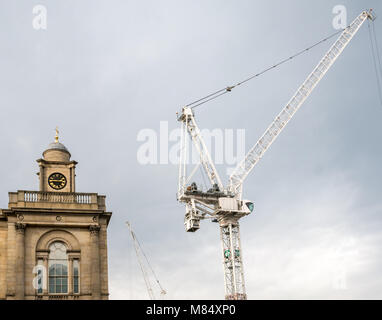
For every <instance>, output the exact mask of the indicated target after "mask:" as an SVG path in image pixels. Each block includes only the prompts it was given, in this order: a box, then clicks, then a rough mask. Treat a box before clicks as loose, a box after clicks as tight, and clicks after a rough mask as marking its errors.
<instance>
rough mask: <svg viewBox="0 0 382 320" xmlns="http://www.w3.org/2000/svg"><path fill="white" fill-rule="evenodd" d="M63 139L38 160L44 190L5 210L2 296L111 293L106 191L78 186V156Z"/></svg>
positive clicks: (18, 197)
mask: <svg viewBox="0 0 382 320" xmlns="http://www.w3.org/2000/svg"><path fill="white" fill-rule="evenodd" d="M70 158H71V155H70V153H69V151H68V150H67V149H66V147H65V146H64V145H63V144H61V143H60V142H59V141H58V135H56V139H55V142H54V143H51V144H50V145H49V147H48V149H47V150H45V151H44V153H43V158H42V159H39V160H37V163H38V165H39V169H40V170H39V172H38V173H37V174H38V176H39V180H40V187H39V191H24V190H19V191H17V192H10V193H9V204H8V209H2V210H0V299H8V300H11V299H12V300H13V299H97V300H98V299H108V295H109V291H108V262H107V226H108V223H109V220H110V218H111V212H107V211H106V207H105V196H102V195H98V194H96V193H77V192H76V183H75V179H76V174H75V169H76V164H77V162H76V161H73V160H70Z"/></svg>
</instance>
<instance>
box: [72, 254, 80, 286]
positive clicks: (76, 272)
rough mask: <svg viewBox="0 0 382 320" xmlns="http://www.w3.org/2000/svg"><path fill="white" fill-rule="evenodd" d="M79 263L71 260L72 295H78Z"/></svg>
mask: <svg viewBox="0 0 382 320" xmlns="http://www.w3.org/2000/svg"><path fill="white" fill-rule="evenodd" d="M79 281H80V263H79V261H78V260H77V259H76V260H73V293H80V286H79Z"/></svg>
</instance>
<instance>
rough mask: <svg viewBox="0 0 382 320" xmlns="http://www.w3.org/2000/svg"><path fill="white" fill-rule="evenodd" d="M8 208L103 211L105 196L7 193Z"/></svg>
mask: <svg viewBox="0 0 382 320" xmlns="http://www.w3.org/2000/svg"><path fill="white" fill-rule="evenodd" d="M8 206H9V208H13V207H18V208H19V207H36V208H72V207H76V208H78V209H99V210H105V196H102V195H98V194H97V193H77V192H76V193H71V192H44V191H26V190H19V191H17V192H9V205H8Z"/></svg>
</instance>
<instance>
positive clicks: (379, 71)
mask: <svg viewBox="0 0 382 320" xmlns="http://www.w3.org/2000/svg"><path fill="white" fill-rule="evenodd" d="M371 26H372V27H370V22H369V21H368V29H369V38H370V47H371V53H372V56H373V65H374V69H375V77H376V81H377V90H378V96H379V102H380V104H381V107H382V87H381V84H382V64H381V57H380V52H379V47H378V41H377V36H376V33H375V29H374V24H371Z"/></svg>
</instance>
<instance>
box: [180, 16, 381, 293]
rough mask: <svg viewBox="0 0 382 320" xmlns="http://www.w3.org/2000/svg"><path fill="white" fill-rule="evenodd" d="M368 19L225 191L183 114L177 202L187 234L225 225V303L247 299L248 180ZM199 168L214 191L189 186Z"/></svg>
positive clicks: (345, 37) (301, 91)
mask: <svg viewBox="0 0 382 320" xmlns="http://www.w3.org/2000/svg"><path fill="white" fill-rule="evenodd" d="M367 19H371V20H374V19H375V18H374V17H373V15H372V13H371V10H370V11H363V12H362V13H361V14H360V15H359V16H358V17H357V18H356V19H355V20H354V21H353V22H352V23H351V24H350V25H349V26H348V27H347V28H345V29H344V30H343V32H342V33H341V35H340V36H339V38H338V39H337V40H336V42H335V43H334V44H333V45H332V46H331V48H330V49H329V50H328V52H327V53H326V54H325V55H324V57H323V58H322V59H321V61H320V62H319V63H318V65H317V66H316V67H315V68H314V70H313V71H312V73H311V74H310V75H309V76H308V77H307V78H306V80H305V81H304V82H303V84H302V85H301V86H300V87H299V88H298V90H297V92H296V93H295V94H294V95H293V97H292V98H291V99H290V100H289V102H288V103H287V105H286V106H285V107H284V109H283V110H282V111H281V112H280V113H279V115H278V116H277V117H276V118H275V119H274V121H273V122H272V123H271V125H270V126H269V127H268V129H267V130H266V131H265V133H264V134H263V135H262V136H261V138H260V139H259V140H258V141H257V143H256V144H255V145H254V146H253V147H252V148H251V149H250V150H249V152H248V154H247V155H246V156H245V158H244V159H243V160H242V161H241V162H240V163H239V164H238V166H237V167H236V169H235V170H234V171H233V173H232V174H231V176H230V178H229V183H228V185H227V186H226V187H224V186H223V184H222V181H221V179H220V177H219V174H218V172H217V171H216V168H215V165H214V163H213V162H212V160H211V156H210V154H209V152H208V150H207V147H206V145H205V143H204V141H203V138H202V136H201V133H200V130H199V128H198V126H197V124H196V121H195V117H194V113H193V111H192V108H190V107H184V108H183V109H182V112H181V114H180V115H178V121H180V122H181V128H182V131H181V132H182V134H181V147H180V166H179V183H178V192H177V198H178V201H180V202H183V203H184V204H185V206H186V215H185V228H186V231H187V232H195V231H197V230H198V229H199V227H200V220H202V219H206V218H212V219H213V221H216V222H218V223H219V225H220V236H221V245H222V256H223V266H224V281H225V298H226V299H227V300H242V299H247V294H246V290H245V283H244V271H243V255H242V250H241V244H240V232H239V219H240V218H242V217H244V216H246V215H248V214H250V213H251V212H252V210H253V207H254V205H253V202H251V201H248V200H244V199H243V198H242V187H243V183H244V180H245V178H246V177H247V176H248V174H249V173H250V172H251V170H252V169H253V167H254V166H255V165H256V164H257V163H258V161H259V160H260V159H261V157H262V156H263V155H264V153H265V151H267V149H268V148H269V147H270V145H271V144H272V143H273V142H274V141H275V139H276V138H277V137H278V135H279V134H280V133H281V131H282V130H283V129H284V127H285V126H286V124H287V123H288V122H289V120H290V119H291V118H292V117H293V115H294V114H295V113H296V111H297V110H298V109H299V108H300V107H301V105H302V104H303V103H304V101H305V100H306V98H307V97H308V96H309V95H310V94H311V93H312V91H313V89H314V88H315V87H316V85H317V84H318V83H319V82H320V80H321V79H322V78H323V77H324V75H325V74H326V72H327V71H328V70H329V69H330V67H331V66H332V65H333V63H334V62H335V61H336V59H337V58H338V57H339V56H340V54H341V53H342V51H343V50H344V49H345V47H346V46H347V45H348V44H349V42H350V41H351V39H352V38H353V36H354V35H355V34H356V33H357V31H358V30H359V28H360V27H361V26H362V24H363V23H364V22H365V21H366V20H367ZM231 89H232V87H228V88H227V89H226V90H227V91H231ZM187 135H189V136H190V137H191V140H192V143H193V144H194V146H195V148H196V150H197V151H198V153H199V156H200V163H199V164H198V165H197V166H196V167H195V168H194V169H193V170H192V171H191V172H190V173H189V174H188V172H187V157H188V153H189V150H188V149H189V146H188V143H187V141H188V139H187ZM200 165H201V166H202V168H203V169H204V171H205V172H206V174H207V177H208V179H209V182H210V183H211V189H209V190H208V191H206V192H204V191H201V190H198V187H197V185H196V183H191V184H190V181H191V179H192V177H193V176H194V175H195V173H196V171H197V169H198V167H199V166H200Z"/></svg>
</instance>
